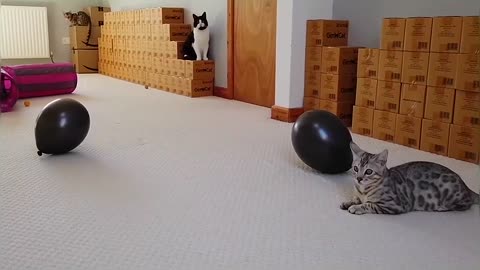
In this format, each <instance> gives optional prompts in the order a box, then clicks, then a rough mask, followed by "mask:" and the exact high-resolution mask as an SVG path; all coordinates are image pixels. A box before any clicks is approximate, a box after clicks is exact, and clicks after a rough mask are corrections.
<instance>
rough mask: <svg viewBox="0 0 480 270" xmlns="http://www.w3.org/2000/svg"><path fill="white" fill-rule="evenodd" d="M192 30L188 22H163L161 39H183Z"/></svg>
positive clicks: (185, 38)
mask: <svg viewBox="0 0 480 270" xmlns="http://www.w3.org/2000/svg"><path fill="white" fill-rule="evenodd" d="M190 32H192V26H191V25H190V24H164V25H163V35H162V36H163V40H165V41H182V42H183V41H185V40H187V37H188V35H190Z"/></svg>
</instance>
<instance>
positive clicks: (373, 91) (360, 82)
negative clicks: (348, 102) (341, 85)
mask: <svg viewBox="0 0 480 270" xmlns="http://www.w3.org/2000/svg"><path fill="white" fill-rule="evenodd" d="M377 87H378V81H377V80H375V79H370V78H358V79H357V91H356V99H355V104H356V105H357V106H360V107H367V108H371V109H375V103H376V100H377Z"/></svg>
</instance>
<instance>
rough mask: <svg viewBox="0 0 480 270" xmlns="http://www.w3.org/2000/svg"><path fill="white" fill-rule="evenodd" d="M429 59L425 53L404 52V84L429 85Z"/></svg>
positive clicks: (428, 55)
mask: <svg viewBox="0 0 480 270" xmlns="http://www.w3.org/2000/svg"><path fill="white" fill-rule="evenodd" d="M429 57H430V54H429V53H425V52H404V53H403V64H402V83H415V84H420V85H427V78H428V64H429V62H428V60H429Z"/></svg>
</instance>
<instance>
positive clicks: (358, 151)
mask: <svg viewBox="0 0 480 270" xmlns="http://www.w3.org/2000/svg"><path fill="white" fill-rule="evenodd" d="M350 149H351V150H352V154H353V156H354V157H360V156H361V155H362V153H364V151H363V150H362V149H361V148H360V147H359V146H358V145H357V144H356V143H354V142H353V141H351V142H350Z"/></svg>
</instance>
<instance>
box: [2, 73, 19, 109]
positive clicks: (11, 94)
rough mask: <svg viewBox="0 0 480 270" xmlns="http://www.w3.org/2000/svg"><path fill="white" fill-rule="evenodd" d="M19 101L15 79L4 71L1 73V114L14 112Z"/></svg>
mask: <svg viewBox="0 0 480 270" xmlns="http://www.w3.org/2000/svg"><path fill="white" fill-rule="evenodd" d="M17 100H18V89H17V88H16V87H15V84H14V83H13V79H12V78H11V77H10V76H9V75H8V74H6V73H5V72H3V71H0V112H2V113H5V112H10V111H12V110H13V107H14V106H15V103H16V102H17Z"/></svg>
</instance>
